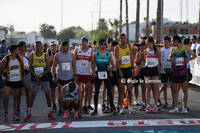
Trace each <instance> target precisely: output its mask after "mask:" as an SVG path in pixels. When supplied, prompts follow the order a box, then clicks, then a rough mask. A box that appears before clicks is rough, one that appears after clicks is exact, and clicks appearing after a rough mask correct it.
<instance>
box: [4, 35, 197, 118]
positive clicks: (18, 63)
mask: <svg viewBox="0 0 200 133" xmlns="http://www.w3.org/2000/svg"><path fill="white" fill-rule="evenodd" d="M88 42H89V40H88V39H87V38H86V37H83V38H82V39H81V44H80V46H79V47H78V48H76V49H75V50H74V51H72V50H70V48H69V43H68V42H67V41H63V42H62V43H61V45H60V46H59V45H58V44H57V43H56V42H51V44H50V47H49V49H48V50H45V52H44V47H43V44H42V42H40V41H37V42H36V44H35V51H32V52H30V53H27V48H26V43H25V42H20V43H19V44H18V45H11V46H10V54H9V55H8V56H6V57H4V58H3V60H2V64H1V72H2V73H1V75H2V78H3V79H4V80H5V87H4V99H3V104H4V110H5V114H4V121H8V105H9V94H10V91H11V89H12V90H13V91H14V93H13V95H14V105H13V106H14V108H13V109H14V110H13V112H14V114H13V119H14V120H16V121H17V120H19V118H20V101H21V100H20V98H21V95H22V91H24V92H25V94H26V105H27V115H26V117H25V118H24V120H25V121H27V120H29V119H31V117H32V108H33V104H34V101H35V98H36V95H37V93H38V91H39V90H40V89H42V90H43V91H44V92H45V97H46V102H47V106H48V114H47V116H48V118H50V119H55V117H54V115H53V113H54V112H58V114H59V115H61V114H62V113H64V116H63V117H64V118H68V117H69V114H70V113H71V112H74V117H75V118H79V117H80V116H81V114H83V113H87V114H88V113H89V112H90V111H89V110H91V111H92V113H91V115H97V114H98V111H99V110H98V99H99V98H98V96H99V92H100V88H101V85H103V87H102V88H103V91H102V95H103V98H102V99H103V101H102V103H103V104H102V111H103V112H104V113H109V112H111V113H112V114H114V115H116V114H117V113H119V114H124V113H125V110H126V109H128V111H129V113H130V114H133V112H134V109H133V106H132V105H133V104H132V101H133V96H132V92H133V91H132V89H133V88H134V94H135V100H134V104H139V103H138V93H139V89H138V86H139V85H141V89H142V103H141V107H140V109H139V110H144V111H146V113H150V112H153V113H156V112H158V110H159V108H158V106H159V105H161V104H162V102H161V100H160V98H159V97H160V94H161V92H162V91H163V92H164V102H165V104H164V107H167V106H168V102H167V88H168V85H169V86H170V88H171V92H172V99H173V103H172V105H173V108H172V110H170V111H169V112H171V113H174V112H179V109H178V96H179V91H180V89H181V88H182V90H183V98H182V100H183V106H182V110H181V111H182V112H184V113H188V111H189V109H188V107H187V99H188V81H189V80H191V73H190V65H189V61H190V60H192V59H195V58H196V54H195V53H194V52H193V51H192V50H191V48H190V47H191V41H190V39H189V38H186V39H185V40H184V43H183V39H182V38H180V37H179V36H178V35H176V36H174V37H173V38H170V37H169V36H166V37H165V38H164V47H162V48H157V47H156V44H155V41H154V38H153V37H151V36H150V37H148V38H146V39H145V40H143V41H141V43H140V44H134V45H130V44H129V43H128V40H127V37H126V35H125V34H121V35H120V39H119V41H113V40H112V39H108V40H107V41H105V40H103V39H102V40H99V42H98V45H97V44H96V45H92V46H91V47H89V46H88ZM160 80H161V83H162V86H161V87H160V88H159V81H160ZM116 87H117V88H118V102H117V107H116V106H115V105H116V104H115V103H116V102H115V101H114V97H115V95H116V94H115V92H116V90H115V88H116ZM93 88H94V98H93V100H94V108H93V107H92V106H91V100H92V92H93ZM56 89H58V98H57V99H58V105H56V103H57V102H56ZM151 91H152V92H153V100H154V104H153V106H152V107H151V104H150V97H151V96H150V95H151ZM106 92H107V100H106V102H105V99H106ZM41 102H42V101H41ZM35 106H37V105H35ZM57 107H58V108H57Z"/></svg>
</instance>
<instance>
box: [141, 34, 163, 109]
mask: <svg viewBox="0 0 200 133" xmlns="http://www.w3.org/2000/svg"><path fill="white" fill-rule="evenodd" d="M143 57H144V58H143V59H144V61H145V66H146V67H145V72H144V79H145V83H146V104H147V107H146V113H150V112H151V107H150V94H151V90H152V91H153V98H154V107H153V109H152V112H153V113H157V112H158V107H157V104H158V96H159V88H158V79H159V74H160V60H161V52H160V50H159V49H157V48H156V46H155V42H154V38H153V37H151V36H150V37H148V39H147V49H146V50H145V52H144V54H143Z"/></svg>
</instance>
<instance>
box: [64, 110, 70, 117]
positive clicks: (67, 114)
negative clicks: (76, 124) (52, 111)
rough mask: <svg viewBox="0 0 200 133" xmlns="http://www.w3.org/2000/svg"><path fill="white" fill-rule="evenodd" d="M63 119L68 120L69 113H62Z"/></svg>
mask: <svg viewBox="0 0 200 133" xmlns="http://www.w3.org/2000/svg"><path fill="white" fill-rule="evenodd" d="M63 118H64V119H67V118H69V111H64V116H63Z"/></svg>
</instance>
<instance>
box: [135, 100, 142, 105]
mask: <svg viewBox="0 0 200 133" xmlns="http://www.w3.org/2000/svg"><path fill="white" fill-rule="evenodd" d="M133 105H135V106H139V105H141V104H140V103H139V102H138V101H136V100H134V102H133Z"/></svg>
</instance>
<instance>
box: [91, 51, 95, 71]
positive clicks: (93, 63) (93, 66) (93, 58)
mask: <svg viewBox="0 0 200 133" xmlns="http://www.w3.org/2000/svg"><path fill="white" fill-rule="evenodd" d="M95 60H96V52H94V53H93V56H92V64H91V66H92V73H93V74H94V73H95V67H96V63H95Z"/></svg>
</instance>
